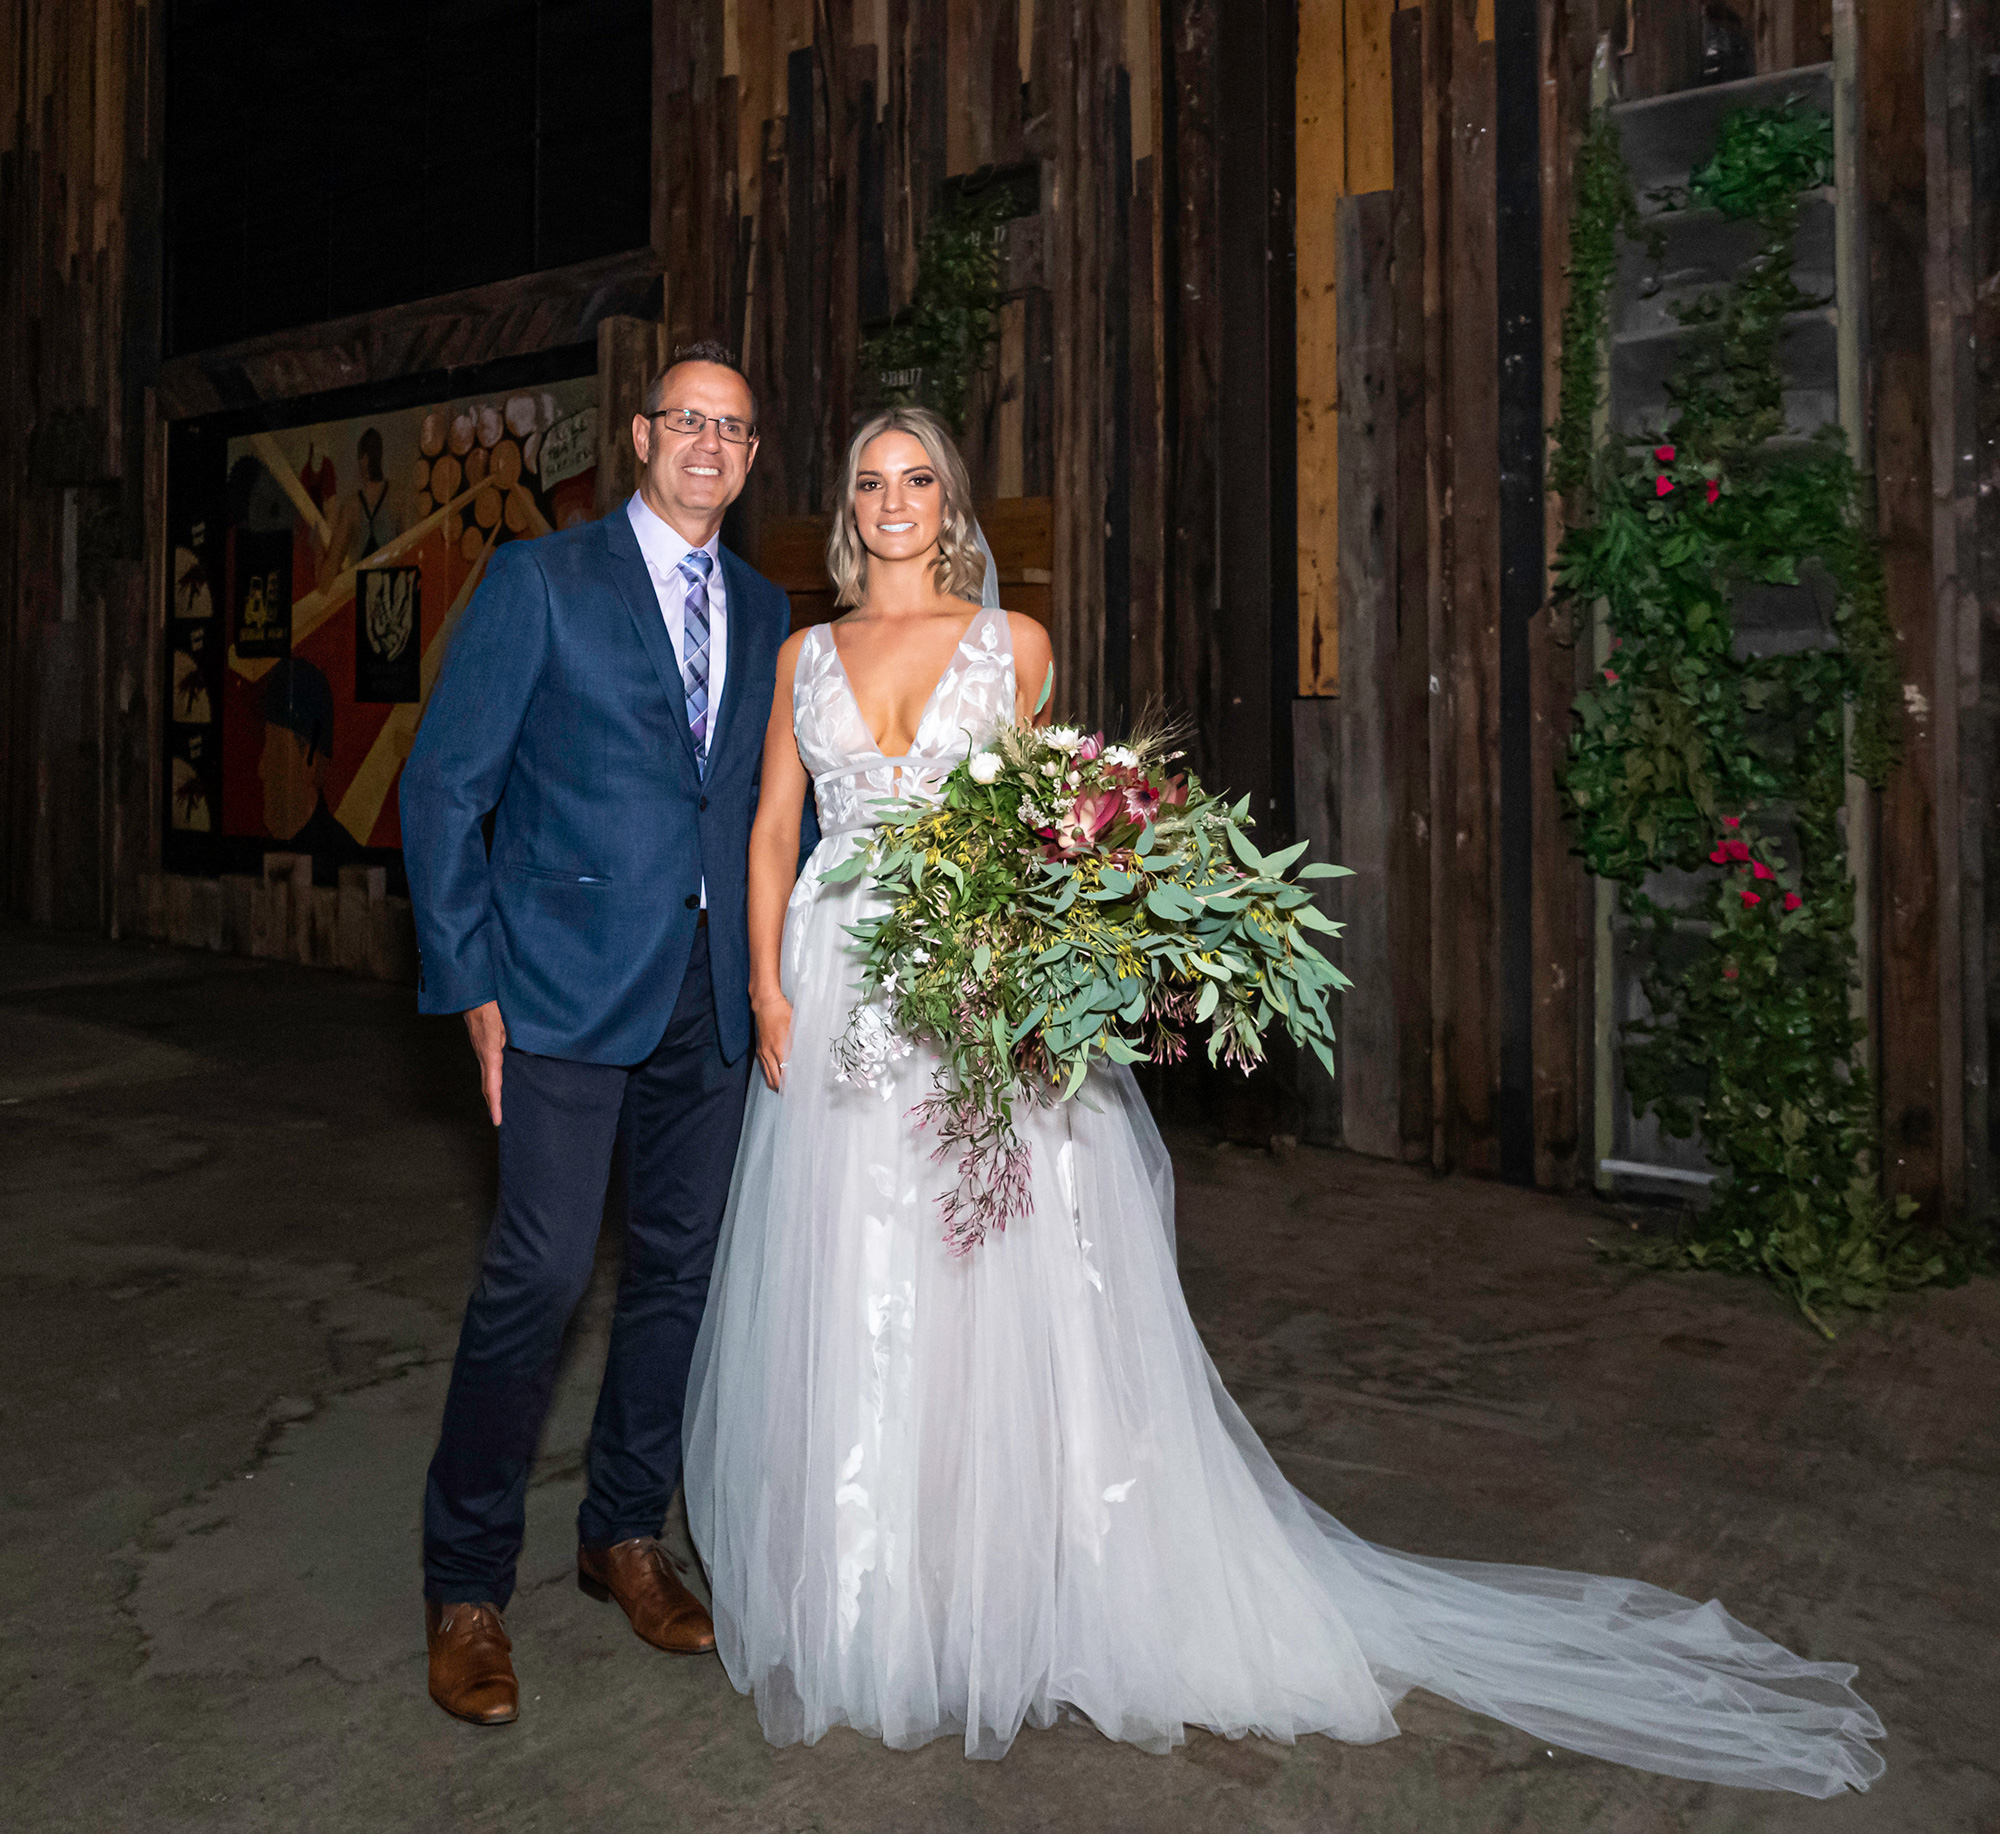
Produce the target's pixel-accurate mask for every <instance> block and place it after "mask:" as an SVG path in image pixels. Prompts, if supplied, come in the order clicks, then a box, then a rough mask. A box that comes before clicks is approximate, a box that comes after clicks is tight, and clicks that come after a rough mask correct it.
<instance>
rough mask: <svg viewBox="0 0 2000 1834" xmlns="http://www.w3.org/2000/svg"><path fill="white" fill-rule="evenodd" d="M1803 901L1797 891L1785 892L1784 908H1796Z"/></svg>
mask: <svg viewBox="0 0 2000 1834" xmlns="http://www.w3.org/2000/svg"><path fill="white" fill-rule="evenodd" d="M1804 902H1805V900H1804V899H1803V898H1801V897H1800V896H1799V895H1798V893H1797V892H1787V893H1786V894H1785V909H1786V910H1788V911H1795V910H1797V909H1798V908H1799V906H1800V905H1801V904H1803V903H1804Z"/></svg>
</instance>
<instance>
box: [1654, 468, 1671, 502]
mask: <svg viewBox="0 0 2000 1834" xmlns="http://www.w3.org/2000/svg"><path fill="white" fill-rule="evenodd" d="M1673 488H1674V481H1673V479H1672V478H1670V477H1667V476H1666V475H1665V474H1664V473H1663V474H1662V475H1661V476H1659V477H1657V478H1655V479H1654V480H1653V495H1654V496H1656V497H1664V496H1667V495H1669V494H1670V493H1671V492H1672V490H1673Z"/></svg>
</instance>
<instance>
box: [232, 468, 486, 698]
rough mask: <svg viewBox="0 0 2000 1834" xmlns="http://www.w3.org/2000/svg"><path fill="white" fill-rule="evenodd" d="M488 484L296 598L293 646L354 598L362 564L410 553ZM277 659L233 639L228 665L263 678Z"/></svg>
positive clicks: (462, 494) (471, 489)
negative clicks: (246, 650) (250, 652)
mask: <svg viewBox="0 0 2000 1834" xmlns="http://www.w3.org/2000/svg"><path fill="white" fill-rule="evenodd" d="M486 488H487V484H486V480H485V479H484V478H481V479H480V480H479V482H478V483H477V484H468V485H467V486H466V487H465V489H463V490H462V491H460V492H459V493H458V495H457V496H455V497H453V498H452V500H451V501H450V502H449V503H447V504H446V505H445V506H444V507H443V508H442V509H434V510H432V511H431V513H430V514H429V515H428V516H426V517H425V518H424V519H423V521H421V522H419V523H416V524H414V525H413V526H411V527H409V528H406V529H405V530H404V531H403V532H402V533H401V534H400V535H391V536H390V537H389V539H388V540H387V541H385V542H383V544H382V545H381V546H380V547H379V548H377V549H376V550H375V552H374V553H372V554H369V555H365V556H363V558H361V559H360V560H357V561H356V562H355V563H354V565H353V566H351V567H343V568H341V570H340V572H339V573H338V574H336V575H335V576H334V578H333V580H332V582H331V583H330V584H328V585H325V586H322V587H321V588H320V589H319V590H318V591H317V592H308V593H307V594H306V596H305V597H304V598H302V599H295V600H294V601H293V603H292V647H293V648H294V649H296V648H297V647H298V646H299V645H300V644H301V643H303V642H304V641H305V640H306V639H307V638H308V637H310V636H311V635H312V634H313V632H314V631H316V630H318V629H319V627H320V626H321V625H322V624H324V623H325V622H326V621H327V619H328V618H330V617H332V616H333V614H334V613H335V612H336V611H338V610H339V609H340V608H341V606H343V605H345V604H346V603H347V601H348V600H349V599H351V598H353V596H354V576H355V574H356V573H357V572H359V571H360V570H361V569H362V568H363V567H382V566H387V565H388V563H389V562H390V561H392V560H395V559H397V558H398V557H399V556H401V555H403V554H406V553H408V552H409V550H410V549H411V548H413V547H415V546H416V545H417V543H418V542H420V541H422V540H423V538H424V537H425V536H426V535H428V534H429V533H430V532H431V530H432V529H434V528H436V527H438V526H439V525H440V524H441V523H442V522H443V521H444V519H445V518H446V517H447V516H449V515H450V514H451V513H452V512H453V511H454V510H461V509H463V508H464V507H465V506H466V505H467V504H468V503H470V502H471V501H472V499H473V498H474V497H476V496H478V495H479V493H480V492H481V491H482V490H484V489H486ZM277 660H278V659H277V657H275V656H239V655H238V654H237V653H236V645H235V644H233V643H232V644H231V645H230V646H229V666H230V667H231V668H232V669H234V670H235V671H236V672H237V674H239V675H241V676H242V677H243V679H244V680H245V681H259V680H261V679H262V678H263V677H264V676H265V675H267V674H269V673H270V670H271V666H272V664H273V663H275V662H276V661H277Z"/></svg>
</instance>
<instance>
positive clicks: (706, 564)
mask: <svg viewBox="0 0 2000 1834" xmlns="http://www.w3.org/2000/svg"><path fill="white" fill-rule="evenodd" d="M714 565H715V557H714V556H713V555H712V554H710V553H709V551H708V550H707V549H706V548H696V549H694V550H693V551H692V552H691V553H689V554H687V555H685V556H683V558H682V560H681V569H680V570H681V577H682V578H683V579H684V580H686V581H687V596H686V597H685V598H684V599H682V600H681V679H682V680H683V681H684V682H685V683H686V684H687V715H688V731H689V732H690V733H691V734H692V735H693V736H694V756H695V762H696V764H697V765H699V766H700V767H701V768H702V769H704V770H706V769H707V767H708V571H709V569H710V568H711V567H713V566H714Z"/></svg>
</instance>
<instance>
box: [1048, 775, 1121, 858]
mask: <svg viewBox="0 0 2000 1834" xmlns="http://www.w3.org/2000/svg"><path fill="white" fill-rule="evenodd" d="M1124 804H1125V799H1124V798H1123V797H1122V796H1120V795H1119V794H1118V792H1117V791H1115V790H1086V791H1085V792H1084V793H1083V794H1082V795H1081V796H1079V797H1078V798H1077V799H1076V800H1075V801H1074V802H1073V803H1071V804H1070V805H1069V808H1068V809H1067V810H1065V811H1064V813H1063V814H1062V815H1061V816H1060V817H1059V818H1058V819H1057V822H1056V840H1057V842H1058V843H1059V844H1060V845H1061V846H1062V847H1063V848H1064V849H1065V850H1066V851H1068V852H1071V853H1081V852H1083V851H1084V849H1086V848H1088V847H1092V846H1095V845H1096V843H1097V837H1098V836H1099V835H1100V834H1102V833H1103V832H1104V831H1105V829H1106V828H1108V827H1110V826H1111V824H1112V823H1113V822H1114V821H1116V820H1117V819H1118V815H1119V812H1120V810H1121V809H1123V807H1124Z"/></svg>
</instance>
